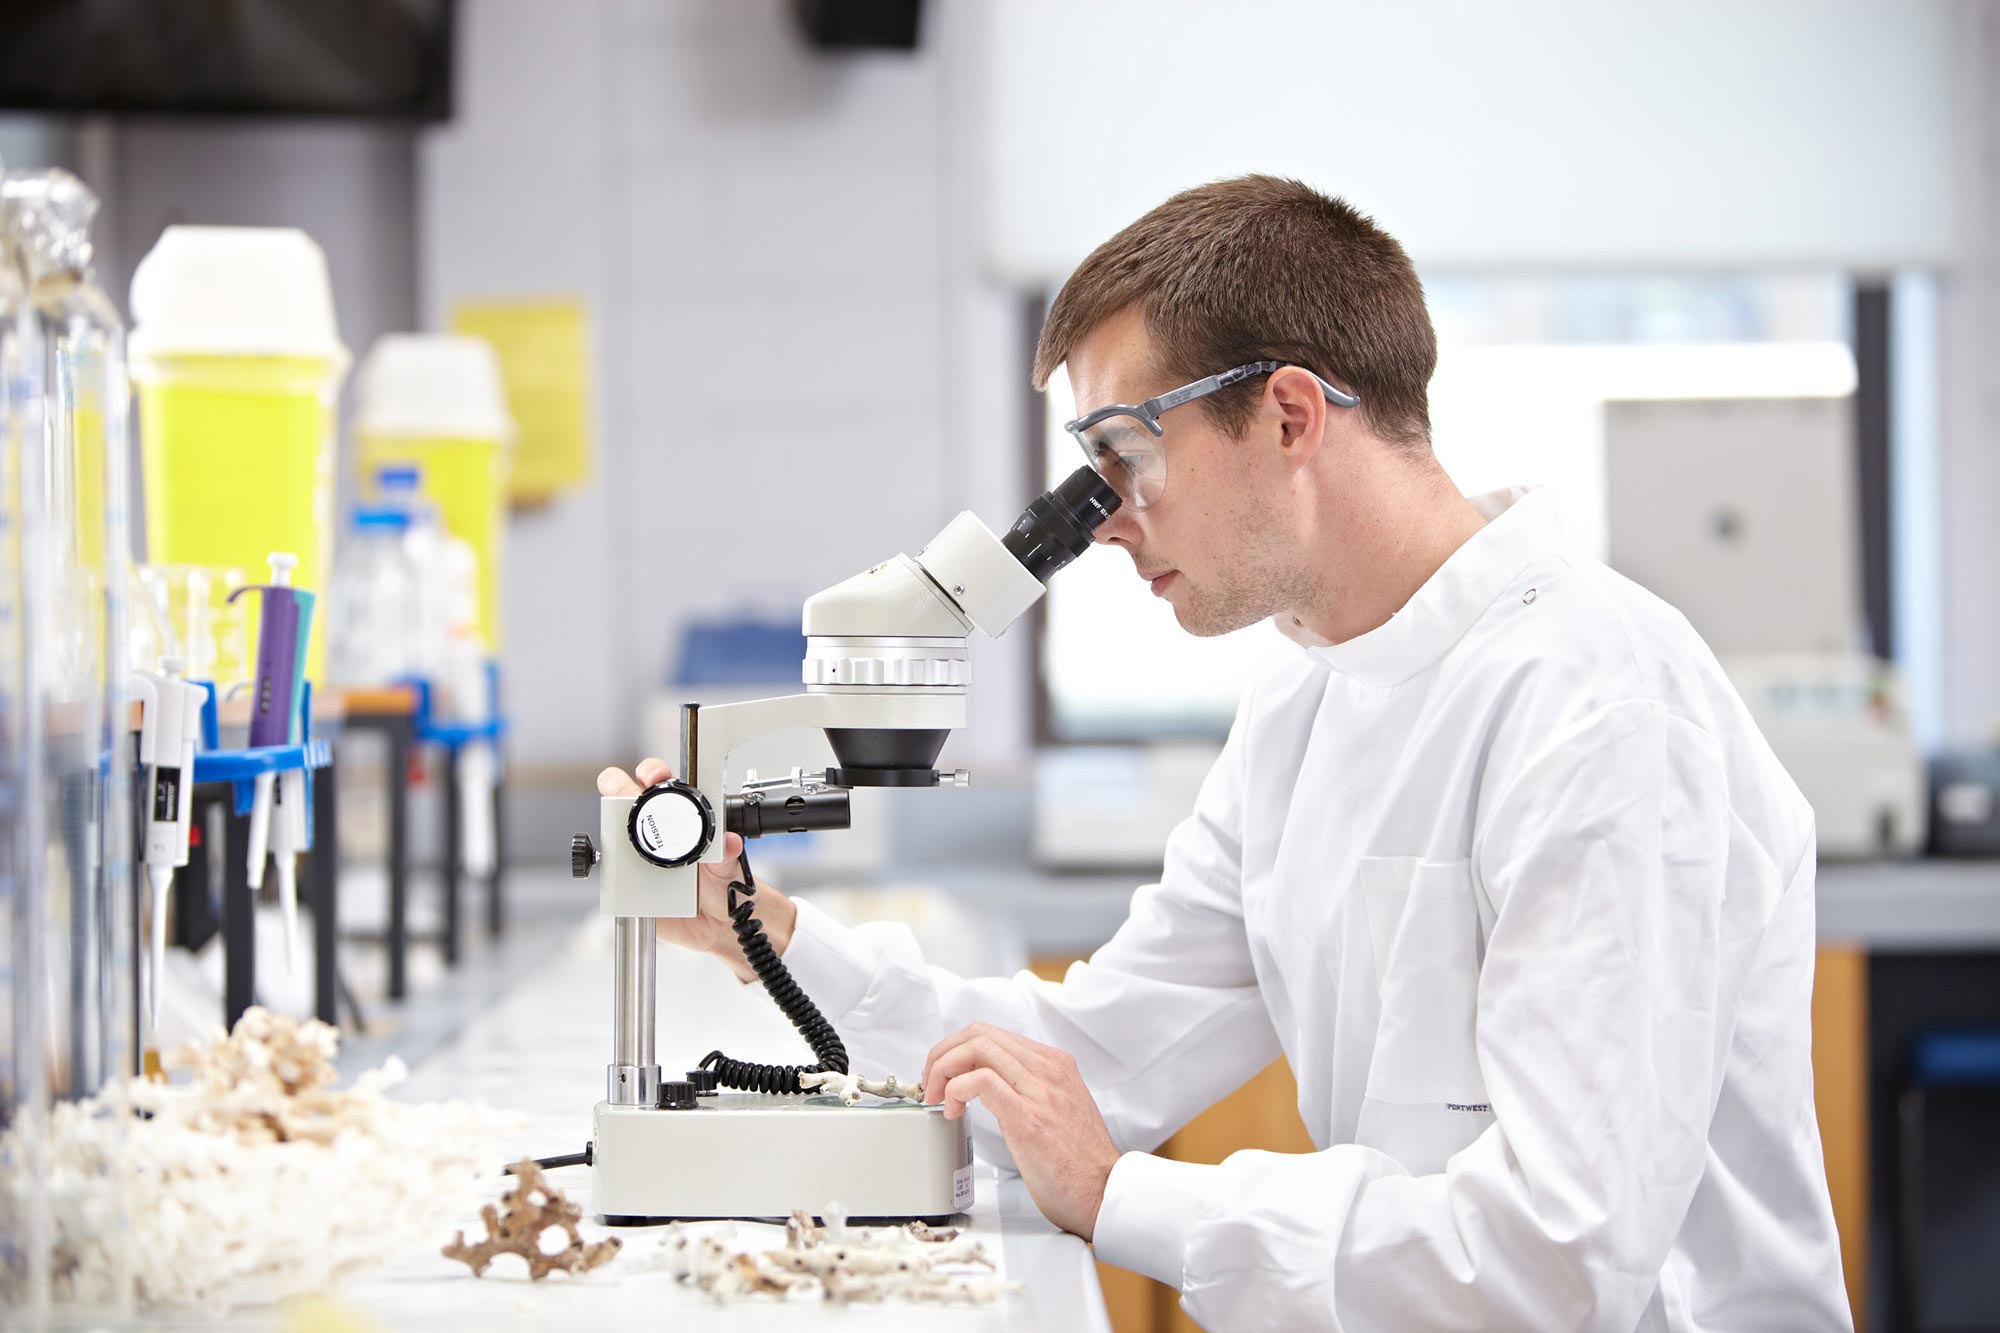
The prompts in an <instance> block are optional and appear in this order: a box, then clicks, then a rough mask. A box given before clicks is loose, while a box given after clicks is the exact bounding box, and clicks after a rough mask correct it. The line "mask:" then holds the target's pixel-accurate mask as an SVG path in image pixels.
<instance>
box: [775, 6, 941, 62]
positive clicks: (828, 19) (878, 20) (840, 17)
mask: <svg viewBox="0 0 2000 1333" xmlns="http://www.w3.org/2000/svg"><path fill="white" fill-rule="evenodd" d="M923 7H924V6H923V0H792V12H793V13H795V14H797V15H798V19H799V27H800V28H801V29H802V30H804V32H805V35H806V40H807V41H808V42H810V43H811V44H812V45H813V46H814V47H816V48H818V49H819V50H822V51H914V50H916V49H917V19H918V16H919V15H920V14H921V13H922V12H923Z"/></svg>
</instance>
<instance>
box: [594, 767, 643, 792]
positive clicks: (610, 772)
mask: <svg viewBox="0 0 2000 1333" xmlns="http://www.w3.org/2000/svg"><path fill="white" fill-rule="evenodd" d="M644 790H645V788H644V787H641V786H640V785H639V784H638V783H636V782H634V781H633V780H632V775H631V774H629V773H627V772H626V771H625V770H624V769H622V768H607V769H605V770H604V771H603V772H602V773H599V774H598V775H597V794H598V795H599V796H637V795H638V794H639V793H640V792H642V791H644Z"/></svg>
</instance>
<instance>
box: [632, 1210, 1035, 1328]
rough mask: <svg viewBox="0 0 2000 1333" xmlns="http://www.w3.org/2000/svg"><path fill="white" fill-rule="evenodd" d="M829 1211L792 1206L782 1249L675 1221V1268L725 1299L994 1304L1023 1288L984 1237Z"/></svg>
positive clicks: (682, 1279)
mask: <svg viewBox="0 0 2000 1333" xmlns="http://www.w3.org/2000/svg"><path fill="white" fill-rule="evenodd" d="M823 1215H824V1216H825V1217H826V1219H827V1225H826V1226H820V1225H818V1224H817V1223H815V1222H814V1221H813V1220H812V1219H811V1218H810V1217H808V1216H806V1215H805V1214H804V1213H793V1214H792V1216H791V1218H790V1220H789V1221H788V1222H787V1223H786V1224H785V1243H784V1246H783V1248H781V1249H775V1250H762V1251H757V1250H739V1249H737V1248H736V1247H735V1246H734V1245H732V1244H729V1243H726V1242H725V1240H723V1239H718V1238H716V1237H714V1236H699V1237H697V1236H695V1235H694V1234H692V1233H691V1232H689V1231H686V1230H684V1229H681V1228H678V1227H676V1228H675V1229H674V1230H673V1231H672V1232H670V1234H669V1237H668V1241H667V1248H668V1251H669V1256H670V1258H669V1263H668V1269H669V1271H670V1272H671V1273H672V1274H673V1276H674V1277H675V1279H676V1280H677V1281H680V1282H684V1283H687V1284H689V1285H691V1286H694V1287H698V1288H699V1289H701V1290H702V1291H705V1292H707V1293H708V1294H709V1296H711V1297H712V1298H714V1300H715V1301H716V1302H717V1303H718V1304H721V1305H730V1304H734V1303H735V1302H737V1301H739V1300H744V1299H747V1298H750V1297H755V1296H769V1297H773V1298H776V1299H778V1300H788V1299H793V1298H795V1297H797V1296H806V1297H810V1296H812V1295H817V1296H818V1297H819V1298H820V1299H821V1300H822V1301H824V1302H826V1303H828V1304H831V1305H847V1304H854V1303H861V1302H866V1303H876V1302H880V1301H885V1300H903V1301H913V1302H924V1303H928V1304H939V1305H987V1304H991V1303H993V1302H995V1301H997V1300H1000V1299H1001V1298H1003V1297H1005V1296H1007V1295H1009V1294H1011V1293H1013V1292H1015V1291H1018V1290H1019V1289H1020V1284H1019V1283H1017V1282H1007V1281H1003V1280H1002V1279H1000V1278H999V1277H997V1276H995V1275H994V1272H993V1269H994V1264H993V1260H992V1259H991V1258H990V1257H989V1256H988V1255H987V1253H986V1249H985V1247H984V1246H983V1245H981V1244H980V1243H979V1242H978V1241H977V1240H974V1239H972V1238H971V1237H969V1236H968V1237H961V1236H960V1235H959V1234H958V1233H957V1232H956V1231H954V1230H949V1229H947V1230H944V1231H938V1230H933V1229H931V1228H929V1227H925V1226H923V1225H922V1224H920V1223H919V1224H913V1225H911V1226H906V1227H851V1226H847V1225H846V1224H845V1221H844V1218H843V1216H842V1214H841V1212H840V1210H839V1209H838V1208H833V1207H829V1208H826V1209H824V1210H823Z"/></svg>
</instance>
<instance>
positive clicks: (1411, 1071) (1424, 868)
mask: <svg viewBox="0 0 2000 1333" xmlns="http://www.w3.org/2000/svg"><path fill="white" fill-rule="evenodd" d="M1359 885H1360V888H1361V893H1362V903H1363V907H1364V908H1365V910H1366V912H1367V916H1368V934H1369V938H1370V940H1371V942H1372V943H1373V945H1374V953H1375V968H1376V980H1377V983H1378V985H1379V987H1380V992H1379V993H1380V997H1381V1015H1380V1018H1379V1020H1378V1022H1377V1026H1376V1034H1375V1050H1374V1054H1373V1057H1372V1059H1371V1061H1370V1064H1369V1070H1368V1082H1367V1089H1366V1095H1367V1097H1368V1098H1369V1099H1370V1100H1372V1101H1377V1102H1387V1103H1391V1104H1395V1105H1401V1106H1428V1107H1430V1108H1433V1110H1434V1111H1438V1112H1446V1113H1448V1114H1452V1115H1465V1116H1475V1115H1476V1116H1480V1117H1481V1119H1484V1118H1485V1113H1488V1112H1489V1108H1488V1107H1487V1105H1486V1084H1485V1080H1484V1079H1483V1078H1481V1076H1480V1072H1479V1054H1478V1049H1477V1046H1476V1043H1475V1040H1474V1038H1475V1033H1476V1020H1477V1016H1478V1007H1479V966H1480V963H1481V961H1482V959H1483V958H1484V956H1485V948H1484V925H1485V922H1484V920H1483V916H1482V913H1481V911H1480V908H1479V903H1478V898H1479V891H1478V889H1477V888H1476V887H1475V886H1474V884H1473V879H1472V867H1471V863H1470V862H1469V861H1425V860H1421V859H1419V858H1417V857H1402V856H1398V857H1366V858H1363V859H1362V861H1361V863H1360V869H1359ZM1467 1128H1473V1126H1467Z"/></svg>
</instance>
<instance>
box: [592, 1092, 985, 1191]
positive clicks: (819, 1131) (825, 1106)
mask: <svg viewBox="0 0 2000 1333" xmlns="http://www.w3.org/2000/svg"><path fill="white" fill-rule="evenodd" d="M869 1103H870V1104H863V1105H860V1106H843V1105H842V1104H841V1103H840V1102H839V1101H837V1100H835V1099H833V1098H829V1097H813V1098H801V1097H771V1096H764V1095H761V1094H758V1093H739V1092H725V1093H722V1094H720V1095H718V1096H714V1097H703V1098H701V1104H700V1105H699V1106H697V1107H696V1108H695V1109H693V1110H691V1111H661V1110H656V1109H654V1108H651V1107H641V1106H613V1105H612V1104H610V1103H609V1102H599V1103H598V1104H597V1112H596V1117H595V1130H596V1132H595V1134H594V1135H593V1136H592V1140H591V1142H592V1154H593V1165H592V1168H591V1173H590V1211H591V1212H592V1213H593V1214H594V1215H596V1216H598V1217H600V1218H603V1219H605V1220H607V1221H614V1222H619V1223H637V1222H654V1221H667V1220H670V1219H675V1218H703V1217H745V1218H749V1217H785V1216H787V1215H789V1214H790V1213H791V1212H792V1211H793V1210H795V1209H803V1210H804V1211H806V1212H808V1213H811V1214H813V1215H815V1216H817V1215H819V1214H821V1213H822V1212H823V1211H824V1210H825V1209H826V1208H827V1207H829V1206H837V1207H840V1208H843V1209H845V1210H846V1211H847V1214H848V1216H849V1217H852V1218H857V1219H859V1218H867V1219H869V1220H871V1221H872V1220H877V1219H880V1220H884V1221H891V1220H904V1219H909V1218H924V1219H936V1218H944V1217H949V1216H950V1215H951V1214H953V1213H959V1212H963V1211H964V1210H965V1209H967V1208H969V1207H971V1206H972V1129H971V1123H970V1122H969V1121H968V1120H966V1119H964V1118H960V1119H958V1120H947V1119H945V1118H944V1113H943V1111H942V1110H940V1109H939V1108H938V1107H935V1106H929V1107H927V1106H920V1105H916V1104H914V1103H910V1102H879V1101H875V1100H874V1099H872V1098H871V1099H869Z"/></svg>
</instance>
